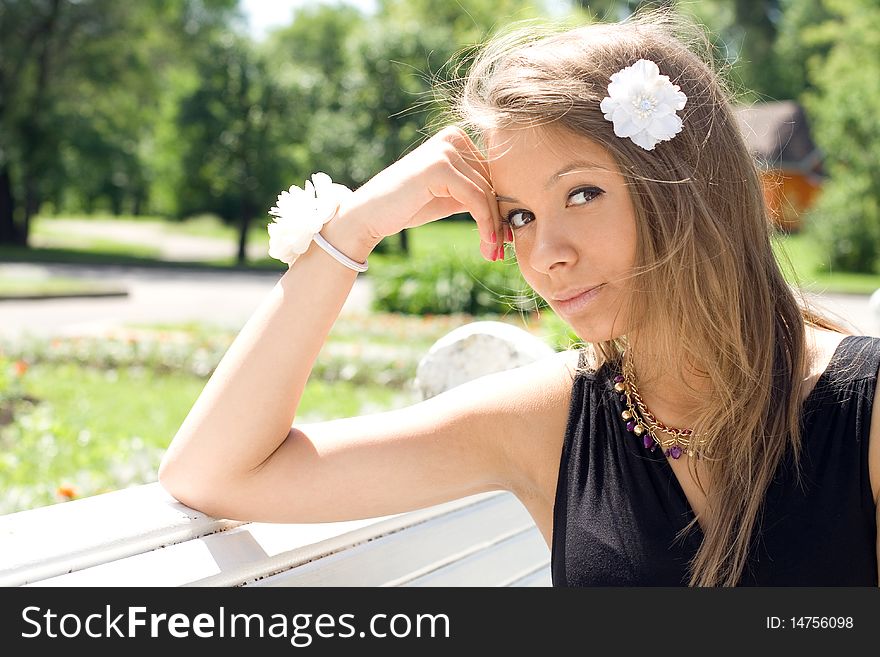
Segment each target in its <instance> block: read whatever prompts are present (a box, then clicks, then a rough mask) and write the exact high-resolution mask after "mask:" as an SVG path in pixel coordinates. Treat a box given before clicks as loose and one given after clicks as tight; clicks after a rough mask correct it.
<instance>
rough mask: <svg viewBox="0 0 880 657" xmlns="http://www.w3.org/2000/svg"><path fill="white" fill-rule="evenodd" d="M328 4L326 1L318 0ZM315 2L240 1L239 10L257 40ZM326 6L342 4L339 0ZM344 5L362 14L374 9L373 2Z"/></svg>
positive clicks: (347, 0)
mask: <svg viewBox="0 0 880 657" xmlns="http://www.w3.org/2000/svg"><path fill="white" fill-rule="evenodd" d="M318 1H319V2H320V1H323V2H325V3H328V2H327V0H318ZM315 3H316V0H241V8H242V11H243V12H244V15H245V16H246V17H247V18H248V21H249V23H250V32H251V34H252V35H253V36H255V37H257V38H262V37H263V36H264V35H265V34H266V32H267V31H268V30H270V29H272V28H273V27H278V26H280V25H287V24H288V23H290V16H291V14H292V13H293V10H294V9H298V8H299V7H303V6H305V5H309V4H312V5H313V4H315ZM328 4H343V3H342V2H340V1H339V0H337V1H336V2H332V3H328ZM344 4H347V5H351V6H353V7H357V8H358V9H360V10H361V11H363V12H364V13H370V12H372V11H373V10H375V8H376V1H375V0H345V2H344Z"/></svg>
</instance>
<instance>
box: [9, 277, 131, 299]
mask: <svg viewBox="0 0 880 657" xmlns="http://www.w3.org/2000/svg"><path fill="white" fill-rule="evenodd" d="M107 293H112V294H126V293H127V291H126V290H125V288H123V287H119V286H117V285H111V284H107V283H104V282H101V281H91V280H83V279H81V278H66V277H62V276H53V277H51V278H31V277H9V276H6V277H2V278H0V299H24V298H29V297H33V296H36V297H50V296H83V295H89V294H107Z"/></svg>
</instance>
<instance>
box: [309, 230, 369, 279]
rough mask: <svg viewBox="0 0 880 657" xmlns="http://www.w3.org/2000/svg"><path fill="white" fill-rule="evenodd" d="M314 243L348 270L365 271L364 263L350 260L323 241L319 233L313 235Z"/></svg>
mask: <svg viewBox="0 0 880 657" xmlns="http://www.w3.org/2000/svg"><path fill="white" fill-rule="evenodd" d="M315 243H316V244H317V245H318V246H320V247H321V248H322V249H324V250H325V251H326V252H327V253H329V254H330V255H332V256H333V257H334V258H336V259H337V260H338V261H339V262H341V263H342V264H343V265H345V266H346V267H348V268H349V269H354V270H355V271H367V269H368V267H367V263H366V262H358V261H357V260H352V259H351V258H349V257H348V256H347V255H345V254H344V253H343V252H342V251H340V250H339V249H337V248H336V247H335V246H333V245H332V244H330V242H328V241H327V240H325V239H324V236H323V235H321V233H315Z"/></svg>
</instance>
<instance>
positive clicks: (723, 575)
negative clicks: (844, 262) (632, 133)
mask: <svg viewBox="0 0 880 657" xmlns="http://www.w3.org/2000/svg"><path fill="white" fill-rule="evenodd" d="M709 43H710V42H709V39H708V37H707V34H706V31H705V29H704V28H702V27H701V26H699V25H697V24H695V23H693V22H691V21H690V20H688V19H685V18H684V17H682V16H681V15H678V14H676V13H675V12H672V11H651V12H644V13H640V14H638V15H635V16H633V17H632V18H630V19H628V20H626V21H623V22H622V23H616V24H600V23H597V24H591V25H587V26H583V27H577V28H570V27H566V28H565V29H562V30H560V29H555V28H553V27H552V26H551V28H550V29H549V30H548V29H547V27H546V26H545V27H544V29H541V30H538V29H536V28H535V26H534V25H530V26H528V27H526V28H523V29H518V30H514V31H512V32H509V33H507V34H506V35H502V36H498V37H496V38H495V39H493V40H491V41H490V42H489V43H488V44H486V45H485V46H484V47H483V48H482V49H481V50H480V51H479V52H478V54H477V56H476V57H475V58H474V59H473V61H472V62H471V66H470V71H469V73H468V75H467V76H466V77H465V78H464V80H463V83H464V84H463V87H462V89H461V91H460V94H459V95H458V98H457V102H456V109H457V114H456V116H457V117H458V118H459V122H460V123H461V124H462V125H464V126H466V127H468V128H470V129H471V130H472V131H473V133H474V135H475V136H476V137H477V138H478V137H479V135H480V134H481V133H483V132H485V131H486V130H487V129H492V128H496V127H503V128H508V129H509V128H516V127H527V128H534V127H537V126H552V127H554V128H561V129H564V130H568V131H571V132H574V133H576V134H578V135H582V136H585V137H587V138H589V139H590V140H592V141H593V142H595V143H598V144H599V145H601V146H602V147H604V148H605V149H607V150H608V152H609V153H610V154H611V155H612V156H613V158H614V160H615V162H616V163H617V165H618V166H619V168H620V170H621V173H622V174H623V176H624V178H625V180H626V182H627V185H628V186H629V189H630V193H631V197H632V201H633V206H634V209H635V214H636V223H637V226H638V228H637V235H638V238H637V239H638V245H637V256H636V265H635V270H634V272H633V278H632V283H633V285H632V294H631V295H630V296H629V299H628V301H627V310H628V312H627V314H626V317H630V318H633V317H637V316H641V317H645V318H650V320H651V321H650V323H648V322H644V323H642V325H640V327H639V331H638V335H637V337H635V338H634V337H633V335H632V334H631V335H629V336H627V335H620V336H617V337H613V336H612V337H610V338H609V339H608V340H606V341H600V342H596V343H593V344H592V345H590V346H591V352H592V358H591V360H592V362H591V363H590V364H589V366H590V368H591V369H595V368H598V367H599V366H601V365H602V364H603V363H606V362H612V363H616V364H619V363H620V361H621V358H622V355H623V352H624V350H625V349H627V348H630V349H632V350H633V351H634V353H638V350H639V349H640V347H646V346H649V347H650V350H651V353H652V355H653V356H655V357H657V359H658V362H660V363H686V364H689V365H692V366H693V368H695V369H698V370H699V372H700V374H701V375H702V376H704V377H708V383H709V386H708V389H709V391H710V392H708V393H707V396H706V397H705V400H704V401H705V403H704V404H703V405H702V408H703V409H704V410H702V411H700V412H699V416H698V418H697V419H696V421H695V422H694V423H693V425H692V428H693V430H694V433H695V434H696V435H698V436H701V437H703V438H705V439H706V440H708V442H709V445H710V450H711V456H712V458H710V459H708V460H707V464H706V468H707V473H708V476H709V479H710V481H711V486H709V490H706V487H705V486H704V483H703V482H702V481H700V477H699V473H698V472H697V471H696V470H695V460H694V459H688V462H689V467H690V469H691V474H692V476H694V478H695V479H696V480H697V482H698V484H699V486H700V488H701V490H702V491H703V493H704V494H705V495H706V496H707V501H708V505H709V506H708V508H709V510H710V513H709V515H710V518H709V522H707V526H706V527H705V528H704V540H703V542H702V544H701V547H700V549H699V550H698V552H697V554H696V555H695V557H694V559H693V561H692V562H691V564H690V578H689V585H690V586H735V585H737V584H738V583H739V582H740V580H741V577H742V576H743V573H744V570H745V568H746V567H747V560H748V555H749V550H750V540H751V537H752V536H753V535H754V534H755V532H756V529H757V527H758V526H759V518H760V515H761V506H762V503H763V500H764V497H765V494H766V490H767V487H768V485H769V483H770V482H771V480H772V479H773V477H774V474H775V473H776V471H777V468H778V466H779V465H780V463H781V461H782V459H783V456H784V453H785V451H786V449H789V448H790V449H791V450H792V454H793V456H794V464H795V471H796V472H797V475H798V482H799V483H800V475H801V472H800V461H799V458H798V457H799V452H800V443H801V431H800V416H801V404H802V401H801V400H802V396H803V393H804V392H805V390H804V381H803V378H804V376H805V374H806V371H807V367H808V362H807V355H806V353H805V349H806V344H805V343H806V331H805V328H804V323H805V322H806V323H807V324H810V325H812V326H816V327H821V328H825V329H831V330H834V331H838V332H840V333H849V332H850V331H849V330H847V329H846V328H845V327H843V326H841V325H840V324H838V323H836V322H835V321H833V320H831V319H829V318H827V317H824V316H822V315H821V314H820V313H818V312H816V311H814V310H811V309H810V308H809V305H808V302H807V300H806V298H805V296H804V295H803V294H800V293H799V291H798V289H797V288H796V287H790V286H789V285H788V283H786V281H785V279H784V277H783V275H782V272H781V271H780V267H779V265H778V263H777V260H776V258H775V256H774V253H773V250H772V245H771V236H772V231H773V230H774V229H773V226H772V223H771V222H770V220H769V217H768V214H767V210H766V207H765V203H764V197H763V193H762V188H761V182H760V178H759V173H758V170H757V167H756V164H755V162H754V160H753V158H752V156H751V155H750V153H749V151H748V149H747V147H746V145H745V143H744V140H743V138H742V135H741V132H740V129H739V127H738V124H737V122H736V119H735V115H734V113H733V110H732V104H731V98H732V97H733V95H732V93H731V90H730V87H729V86H728V85H727V84H725V82H724V78H723V75H722V74H721V73H720V72H718V71H717V70H716V68H715V66H714V65H713V63H712V57H711V47H710V45H709ZM642 58H644V59H649V60H652V61H654V62H655V63H657V65H658V66H659V68H660V71H661V73H662V74H664V75H668V76H669V77H670V79H671V80H672V82H673V83H674V84H677V85H679V86H680V87H681V90H682V91H683V92H684V93H685V94H686V95H687V97H688V101H687V104H686V106H685V108H684V109H683V110H682V111H680V113H679V115H680V116H681V117H682V120H683V124H684V127H683V129H682V131H681V132H680V133H679V134H678V135H676V136H675V137H674V138H673V139H672V140H671V141H670V142H668V143H661V144H660V145H658V146H657V147H656V148H655V149H654V150H653V151H646V150H644V149H642V148H640V147H639V146H637V145H635V144H634V143H632V142H631V141H630V140H629V139H622V138H619V137H617V136H615V134H614V131H613V126H612V124H611V122H609V121H607V120H606V119H605V118H604V117H603V112H602V111H601V110H600V109H599V104H600V102H601V101H602V99H603V97H604V96H606V95H607V87H608V83H609V78H610V76H611V74H613V73H615V72H617V71H619V70H620V69H622V68H624V67H626V66H629V65H631V64H633V63H634V62H635V61H637V60H638V59H642ZM646 327H649V328H650V331H651V332H650V335H649V334H648V333H647V332H646V330H647V328H646ZM643 328H644V329H645V330H643ZM673 369H678V368H673ZM678 374H679V375H681V372H680V371H678ZM682 381H684V379H683V378H682ZM696 522H697V520H696V518H695V519H694V520H693V521H692V522H691V523H690V524H689V525H688V526H687V527H686V528H685V529H684V530H683V531H682V533H681V534H680V536H679V538H681V537H683V536H684V534H685V533H687V532H688V531H690V530H692V529H693V528H694V526H695V525H696Z"/></svg>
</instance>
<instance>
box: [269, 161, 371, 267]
mask: <svg viewBox="0 0 880 657" xmlns="http://www.w3.org/2000/svg"><path fill="white" fill-rule="evenodd" d="M351 193H352V191H351V190H350V189H349V188H348V187H346V186H345V185H340V184H338V183H335V182H333V181H332V180H331V179H330V176H328V175H327V174H326V173H321V172H318V173H315V174H312V179H311V180H306V183H305V189H303V188H300V187H297V186H296V185H291V186H290V189H288V190H285V191H283V192H281V193H280V194H279V195H278V201H277V202H276V203H275V205H274V206H273V207H272V208H271V209H270V210H269V214H270V215H273V217H274V219H273V221H272V222H270V223H269V225H268V226H267V228H268V230H269V255H270V256H271V257H272V258H276V259H277V260H280V261H281V262H286V263H287V264H288V266H290V265H292V264H293V263H294V262H295V261H296V259H297V258H298V257H299V256H301V255H302V254H303V253H305V252H306V250H307V249H308V248H309V244H311V243H312V240H314V241H315V242H316V243H317V244H318V246H320V247H321V248H322V249H324V251H326V252H327V253H329V254H330V255H331V256H333V257H334V258H335V259H336V260H337V261H339V262H340V263H342V264H343V265H345V266H346V267H348V268H350V269H354V270H355V271H358V272H361V271H367V263H366V262H362V263H361V262H357V261H355V260H352V259H351V258H349V257H348V256H347V255H345V254H344V253H342V252H341V251H339V250H338V249H337V248H336V247H334V246H333V245H332V244H330V243H329V242H328V241H327V240H326V239H324V237H323V236H322V235H321V234H320V232H321V229H322V228H323V227H324V224H326V223H327V222H328V221H330V220H331V219H332V218H333V217H335V216H336V213H337V212H338V211H339V206H340V204H341V203H342V200H343V199H344V198H345V197H346V196H348V195H349V194H351Z"/></svg>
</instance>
